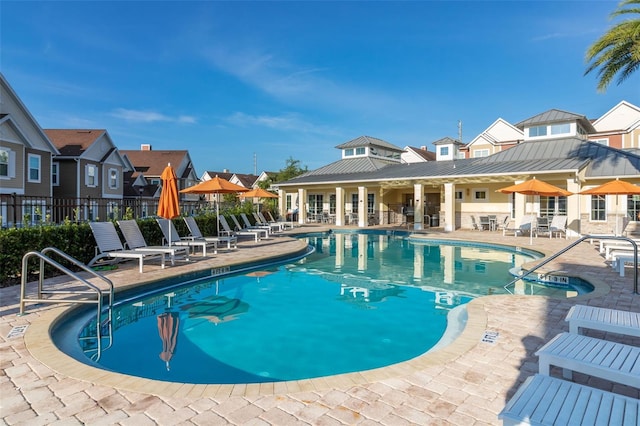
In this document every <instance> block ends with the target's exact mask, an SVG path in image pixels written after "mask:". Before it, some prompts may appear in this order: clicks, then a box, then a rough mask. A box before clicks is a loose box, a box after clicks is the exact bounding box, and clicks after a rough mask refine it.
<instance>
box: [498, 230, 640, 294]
mask: <svg viewBox="0 0 640 426" xmlns="http://www.w3.org/2000/svg"><path fill="white" fill-rule="evenodd" d="M605 238H606V239H607V240H623V241H628V242H630V243H631V245H632V246H633V254H634V260H633V283H634V284H633V292H634V293H635V294H638V244H637V243H636V242H635V241H634V240H633V239H631V238H629V237H624V236H617V237H616V236H607V237H605ZM590 239H591V240H592V239H603V237H602V235H585V236H583V237H581V238H579V239H578V240H576V241H574V242H573V243H571V244H569V245H568V246H566V247H565V248H563V249H562V250H560V251H559V252H557V253H555V254H553V255H552V256H551V257H549V258H547V259H545V260H543V261H542V262H540V263H538V264H537V265H535V266H534V267H533V268H531V269H529V270H527V272H526V273H524V274H523V275H519V276H518V277H516V278H514V279H513V281H511V282H510V283H508V284H507V285H505V286H504V289H505V290H507V291H508V292H509V293H511V291H510V290H509V288H508V287H510V286H512V285H514V284H515V283H516V282H518V281H520V280H521V279H523V278H524V277H526V276H528V275H530V274H531V273H533V272H534V271H535V270H537V269H539V268H540V267H542V266H544V265H546V264H547V263H549V262H551V261H552V260H554V259H556V258H557V257H560V256H561V255H563V254H564V253H566V252H568V251H569V250H571V249H572V248H574V247H575V246H577V245H578V244H580V243H581V242H583V241H585V240H590Z"/></svg>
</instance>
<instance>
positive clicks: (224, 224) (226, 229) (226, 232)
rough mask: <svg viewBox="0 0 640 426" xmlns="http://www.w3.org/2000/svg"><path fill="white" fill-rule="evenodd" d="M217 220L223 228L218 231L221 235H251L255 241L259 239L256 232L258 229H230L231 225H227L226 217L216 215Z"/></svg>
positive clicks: (258, 234)
mask: <svg viewBox="0 0 640 426" xmlns="http://www.w3.org/2000/svg"><path fill="white" fill-rule="evenodd" d="M218 220H219V221H220V224H221V225H222V228H224V229H223V230H222V231H220V233H221V234H222V235H228V236H236V237H238V236H243V235H244V236H251V237H253V238H255V240H256V242H258V241H260V234H261V233H260V232H258V230H246V231H245V230H242V229H238V230H232V229H231V227H230V226H229V222H227V218H226V217H224V216H222V215H220V216H218Z"/></svg>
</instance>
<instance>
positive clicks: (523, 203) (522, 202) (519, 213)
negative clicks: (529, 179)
mask: <svg viewBox="0 0 640 426" xmlns="http://www.w3.org/2000/svg"><path fill="white" fill-rule="evenodd" d="M522 182H524V181H523V180H517V181H515V182H514V185H517V184H519V183H522ZM532 197H533V196H532ZM528 198H529V196H528V195H524V194H516V195H515V204H516V205H515V209H514V210H515V211H516V217H515V218H514V219H515V221H516V226H520V224H521V223H522V218H523V217H524V216H525V215H526V214H528V213H529V212H527V204H528V203H527V199H528ZM531 205H532V206H533V202H531ZM532 208H533V207H532Z"/></svg>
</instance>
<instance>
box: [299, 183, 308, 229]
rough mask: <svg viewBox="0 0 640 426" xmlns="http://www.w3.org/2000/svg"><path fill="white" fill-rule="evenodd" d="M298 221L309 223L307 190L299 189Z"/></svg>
mask: <svg viewBox="0 0 640 426" xmlns="http://www.w3.org/2000/svg"><path fill="white" fill-rule="evenodd" d="M298 223H300V224H305V223H307V190H306V189H303V188H299V189H298Z"/></svg>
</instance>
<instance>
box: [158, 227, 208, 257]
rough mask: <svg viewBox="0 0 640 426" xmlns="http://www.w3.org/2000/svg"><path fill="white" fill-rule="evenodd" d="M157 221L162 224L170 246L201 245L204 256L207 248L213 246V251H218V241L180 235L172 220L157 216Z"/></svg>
mask: <svg viewBox="0 0 640 426" xmlns="http://www.w3.org/2000/svg"><path fill="white" fill-rule="evenodd" d="M156 222H158V226H160V230H161V231H162V235H163V236H164V239H165V241H167V244H169V245H170V246H186V247H190V248H193V249H194V250H195V248H196V247H200V249H201V250H202V256H203V257H204V256H206V255H207V248H209V247H213V252H214V253H218V243H217V242H216V241H202V240H194V239H192V238H182V237H180V234H178V230H177V229H176V226H175V225H174V224H173V221H172V220H169V219H162V218H156Z"/></svg>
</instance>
